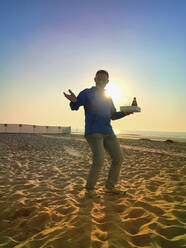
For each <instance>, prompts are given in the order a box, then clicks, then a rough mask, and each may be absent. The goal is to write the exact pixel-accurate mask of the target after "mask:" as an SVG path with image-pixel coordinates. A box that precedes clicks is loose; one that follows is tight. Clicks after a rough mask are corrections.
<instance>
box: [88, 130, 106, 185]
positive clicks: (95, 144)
mask: <svg viewBox="0 0 186 248" xmlns="http://www.w3.org/2000/svg"><path fill="white" fill-rule="evenodd" d="M85 138H86V140H87V142H88V144H89V146H90V148H91V151H92V158H93V163H92V166H91V168H90V170H89V174H88V176H87V183H86V186H85V188H86V189H88V190H93V189H94V186H95V185H96V182H97V179H98V176H99V172H100V170H101V167H102V165H103V163H104V145H103V135H102V134H99V133H94V134H88V135H86V136H85Z"/></svg>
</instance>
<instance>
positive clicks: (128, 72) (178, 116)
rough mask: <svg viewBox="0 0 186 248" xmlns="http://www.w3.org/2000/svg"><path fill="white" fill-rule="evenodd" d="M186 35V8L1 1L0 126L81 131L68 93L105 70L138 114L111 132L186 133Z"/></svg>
mask: <svg viewBox="0 0 186 248" xmlns="http://www.w3.org/2000/svg"><path fill="white" fill-rule="evenodd" d="M185 27H186V1H185V0H99V1H98V0H94V1H91V0H86V1H84V0H79V1H76V0H50V1H49V0H37V1H36V0H15V1H11V0H1V1H0V123H11V124H16V123H18V124H35V125H49V126H50V125H51V126H54V125H58V126H71V127H72V128H73V129H84V122H85V117H84V109H83V107H80V109H79V110H78V111H72V110H71V109H70V107H69V101H68V100H67V99H66V98H65V97H64V95H63V92H66V93H68V89H71V90H72V91H73V92H74V93H75V95H76V96H77V95H78V94H79V92H80V91H82V90H83V89H85V88H90V87H92V86H95V82H94V76H95V73H96V71H98V70H100V69H103V70H106V71H108V73H109V84H110V85H114V86H115V88H116V89H119V91H120V97H119V95H118V96H117V92H116V93H113V96H112V97H113V101H114V104H115V107H116V109H117V111H119V110H120V106H123V105H127V104H131V101H132V99H133V97H136V99H137V103H138V105H139V106H140V107H141V113H135V114H133V115H130V116H126V117H124V118H122V119H119V120H114V121H111V125H112V127H113V128H114V130H117V131H121V130H148V131H168V132H186V101H185V98H186V69H185V68H186V60H185V57H186V29H185ZM111 92H112V90H111ZM113 92H114V91H113ZM116 96H117V97H116Z"/></svg>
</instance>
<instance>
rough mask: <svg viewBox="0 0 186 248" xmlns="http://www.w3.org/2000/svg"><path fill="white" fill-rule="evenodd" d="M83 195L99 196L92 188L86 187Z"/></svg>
mask: <svg viewBox="0 0 186 248" xmlns="http://www.w3.org/2000/svg"><path fill="white" fill-rule="evenodd" d="M85 196H88V197H91V198H99V196H98V195H97V193H96V191H95V190H94V189H92V190H90V189H86V191H85Z"/></svg>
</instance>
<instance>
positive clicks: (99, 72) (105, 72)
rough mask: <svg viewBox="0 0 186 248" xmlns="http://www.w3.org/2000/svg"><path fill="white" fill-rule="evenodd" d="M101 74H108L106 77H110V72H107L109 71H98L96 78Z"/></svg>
mask: <svg viewBox="0 0 186 248" xmlns="http://www.w3.org/2000/svg"><path fill="white" fill-rule="evenodd" d="M101 73H104V74H106V75H107V77H109V74H108V72H107V71H105V70H99V71H97V72H96V77H97V76H98V74H101Z"/></svg>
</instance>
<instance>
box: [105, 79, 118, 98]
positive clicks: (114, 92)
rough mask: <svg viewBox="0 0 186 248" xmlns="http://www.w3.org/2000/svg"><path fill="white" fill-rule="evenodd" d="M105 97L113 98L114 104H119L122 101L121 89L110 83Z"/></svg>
mask: <svg viewBox="0 0 186 248" xmlns="http://www.w3.org/2000/svg"><path fill="white" fill-rule="evenodd" d="M105 89H106V92H105V95H106V96H109V97H111V98H112V100H113V101H114V102H118V101H119V99H120V95H121V91H120V88H119V87H118V86H117V85H116V84H114V83H108V84H107V85H106V87H105Z"/></svg>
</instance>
